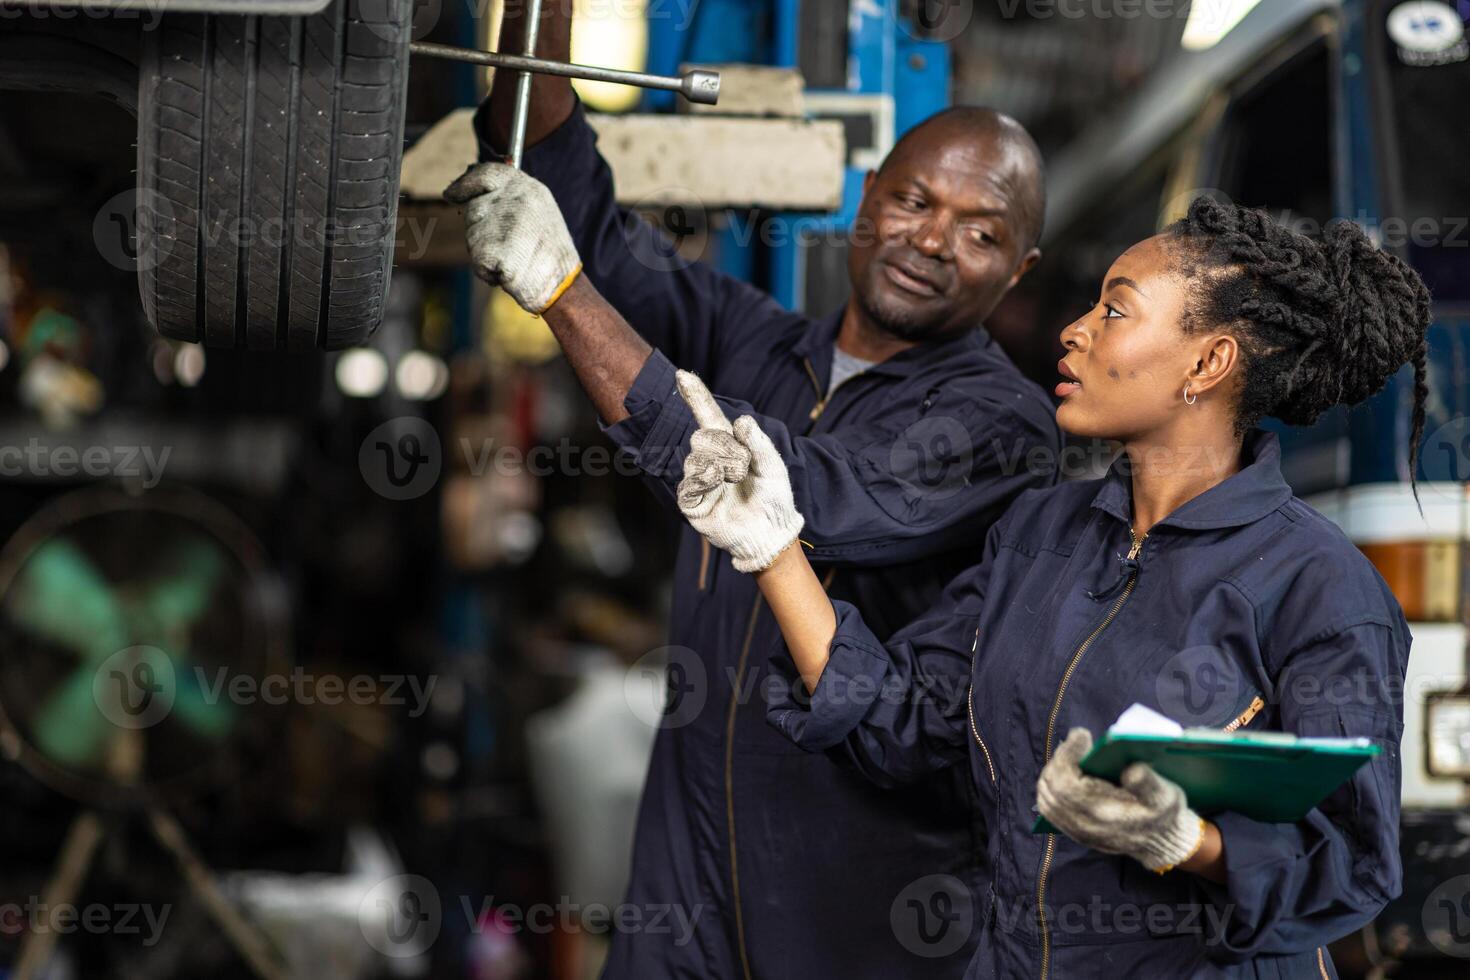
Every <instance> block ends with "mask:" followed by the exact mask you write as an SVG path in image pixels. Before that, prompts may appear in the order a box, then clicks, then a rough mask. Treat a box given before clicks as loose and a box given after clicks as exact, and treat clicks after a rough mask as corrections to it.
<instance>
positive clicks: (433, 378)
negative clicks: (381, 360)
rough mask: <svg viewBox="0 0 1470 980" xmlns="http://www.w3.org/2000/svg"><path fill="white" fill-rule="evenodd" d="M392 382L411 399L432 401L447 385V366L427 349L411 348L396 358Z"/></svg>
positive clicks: (401, 393) (405, 396)
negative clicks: (396, 365)
mask: <svg viewBox="0 0 1470 980" xmlns="http://www.w3.org/2000/svg"><path fill="white" fill-rule="evenodd" d="M393 384H394V386H395V387H397V389H398V393H399V394H400V395H402V396H403V397H404V398H407V399H409V400H411V401H424V402H426V401H433V400H434V399H435V398H438V397H439V396H440V395H442V394H444V389H445V388H447V387H448V386H449V367H448V366H447V365H446V364H445V363H444V362H443V361H442V360H440V359H439V358H437V357H435V356H434V355H433V354H430V353H428V352H427V351H421V350H411V351H409V352H408V353H407V354H404V355H403V356H402V357H400V358H399V359H398V367H396V368H395V369H394V370H393Z"/></svg>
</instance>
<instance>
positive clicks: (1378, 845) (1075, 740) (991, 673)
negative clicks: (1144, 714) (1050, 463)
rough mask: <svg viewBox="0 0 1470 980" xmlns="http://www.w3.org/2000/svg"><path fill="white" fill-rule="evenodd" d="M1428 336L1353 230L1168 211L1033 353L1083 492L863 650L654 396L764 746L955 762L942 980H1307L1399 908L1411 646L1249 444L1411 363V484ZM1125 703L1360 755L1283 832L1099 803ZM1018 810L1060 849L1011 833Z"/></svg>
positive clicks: (1006, 534) (750, 484)
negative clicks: (1368, 755) (776, 635)
mask: <svg viewBox="0 0 1470 980" xmlns="http://www.w3.org/2000/svg"><path fill="white" fill-rule="evenodd" d="M1429 318H1430V317H1429V297H1428V294H1427V292H1426V290H1425V288H1424V285H1423V283H1422V282H1421V280H1420V279H1419V277H1418V276H1417V275H1416V274H1415V273H1414V272H1413V271H1412V270H1411V269H1410V268H1409V267H1408V266H1407V265H1405V264H1404V263H1403V262H1401V261H1400V260H1399V259H1397V258H1396V257H1394V256H1391V255H1389V254H1387V253H1385V252H1382V251H1379V250H1378V249H1376V248H1375V247H1374V246H1373V245H1372V243H1371V242H1370V241H1369V240H1368V239H1367V238H1366V237H1365V236H1364V234H1363V233H1362V231H1361V230H1360V229H1358V228H1357V226H1355V225H1352V224H1350V223H1347V222H1342V223H1336V224H1334V225H1332V226H1330V227H1329V228H1328V229H1327V231H1326V233H1325V234H1324V235H1322V236H1320V237H1308V236H1304V235H1302V234H1299V233H1296V232H1294V231H1291V230H1288V229H1286V228H1284V227H1282V226H1280V225H1278V224H1277V223H1276V222H1274V221H1273V220H1272V219H1271V218H1270V217H1269V216H1267V215H1265V214H1263V213H1261V212H1259V211H1253V210H1248V209H1244V208H1239V207H1235V206H1233V205H1222V204H1219V203H1216V202H1214V201H1210V200H1207V199H1200V200H1197V201H1195V202H1194V203H1193V205H1192V206H1191V207H1190V209H1189V213H1188V215H1187V216H1186V217H1185V218H1184V219H1182V220H1181V221H1179V222H1178V223H1176V224H1174V225H1172V226H1170V227H1169V228H1168V229H1166V230H1165V231H1164V232H1163V233H1161V234H1159V235H1157V236H1155V237H1153V238H1150V239H1147V240H1145V241H1143V242H1141V243H1139V244H1137V245H1135V246H1133V247H1132V248H1130V249H1129V250H1128V251H1126V252H1125V253H1124V254H1123V255H1122V256H1120V257H1119V258H1118V259H1117V261H1116V262H1114V264H1113V266H1112V268H1111V269H1109V271H1108V273H1107V277H1106V279H1105V281H1104V283H1103V287H1102V294H1101V297H1100V298H1099V300H1098V301H1097V304H1096V305H1095V306H1094V307H1093V308H1092V309H1091V310H1090V311H1089V312H1087V313H1086V314H1085V315H1084V316H1083V317H1082V318H1081V319H1078V320H1077V321H1076V322H1075V323H1073V324H1071V325H1070V326H1068V327H1067V328H1066V329H1065V330H1064V331H1063V332H1062V335H1061V339H1062V343H1063V345H1064V347H1065V349H1066V356H1065V357H1064V358H1063V359H1062V361H1061V362H1060V363H1059V365H1058V367H1059V370H1060V373H1061V375H1062V378H1063V380H1062V382H1061V383H1060V384H1058V385H1057V389H1056V390H1057V395H1058V396H1059V397H1060V399H1061V405H1060V407H1059V408H1058V410H1057V422H1058V424H1059V425H1060V426H1061V427H1062V428H1063V429H1064V430H1066V431H1068V432H1070V433H1072V434H1074V435H1076V436H1080V437H1083V438H1091V439H1103V440H1116V441H1117V442H1119V443H1121V444H1122V450H1123V451H1122V453H1121V454H1120V455H1119V456H1118V457H1117V459H1116V461H1115V462H1114V463H1113V465H1112V467H1111V469H1110V470H1109V472H1108V473H1107V475H1106V476H1105V477H1104V478H1103V479H1101V480H1092V481H1075V482H1070V483H1063V484H1062V485H1060V486H1057V487H1054V488H1051V489H1046V490H1032V491H1027V492H1026V493H1025V494H1023V495H1022V496H1021V497H1020V498H1019V499H1018V500H1017V502H1016V503H1015V504H1014V505H1013V506H1012V508H1011V509H1010V511H1009V512H1008V513H1007V514H1006V515H1005V516H1004V517H1003V518H1002V519H1001V520H1000V521H999V522H998V523H997V524H996V525H995V526H994V528H993V529H992V530H991V531H990V533H989V535H988V536H987V538H986V540H985V543H984V550H983V557H982V559H981V561H980V562H979V563H978V564H977V565H976V566H975V567H973V568H971V569H969V570H968V571H966V572H964V573H962V574H961V575H960V576H959V577H957V578H956V579H955V580H954V581H953V582H952V583H951V585H950V586H949V588H948V589H947V590H946V593H945V595H944V597H943V599H942V600H941V602H940V603H939V604H938V605H937V606H936V607H935V608H934V609H933V610H931V612H930V613H929V614H927V615H926V616H924V617H922V618H921V619H920V620H918V621H917V622H915V623H913V624H911V625H910V626H909V627H907V628H906V629H904V630H903V631H901V632H899V633H898V634H896V635H895V636H893V637H892V638H891V639H890V641H889V642H888V643H886V644H884V643H879V642H878V641H877V640H876V639H875V638H874V636H873V634H872V633H871V632H870V631H869V630H868V629H867V627H866V626H865V625H864V623H863V619H862V611H861V610H859V609H855V608H853V607H852V606H850V605H848V604H846V603H843V602H833V601H831V600H829V599H828V598H827V596H826V595H825V594H824V592H823V590H822V588H821V585H820V584H819V582H818V579H817V576H816V575H815V574H814V573H813V571H812V569H811V566H810V565H809V564H808V563H807V560H806V557H805V556H804V554H803V553H802V549H801V548H800V547H791V545H792V544H794V543H796V541H797V536H798V534H799V532H800V528H801V525H802V518H801V516H800V514H798V513H797V512H796V510H795V507H794V506H793V504H792V496H791V490H790V487H789V484H788V481H787V477H786V471H785V468H784V466H783V464H782V461H781V458H780V456H779V455H778V454H777V453H776V451H775V448H774V447H773V446H772V445H771V443H770V442H769V440H767V439H766V438H765V436H764V434H763V433H762V432H761V431H760V429H759V428H758V427H757V426H756V425H755V423H754V420H752V419H750V418H748V417H746V418H742V419H738V420H736V421H735V423H734V425H733V427H732V426H731V425H730V423H729V422H728V421H727V420H726V419H725V416H724V415H723V414H722V413H721V412H720V410H719V407H718V405H717V404H716V403H715V402H714V400H713V399H712V398H710V397H709V394H708V392H707V390H706V389H704V388H703V386H702V385H701V384H700V383H699V381H698V379H697V378H694V377H693V376H692V375H683V376H681V377H680V382H679V383H680V387H681V390H683V391H684V394H685V397H686V398H688V399H689V400H690V403H691V405H693V406H694V407H695V411H696V415H697V417H698V418H699V420H700V424H701V426H702V428H701V429H700V430H699V432H697V433H696V435H695V436H694V438H693V440H692V442H691V451H690V454H689V456H688V458H687V460H686V464H685V478H684V482H683V483H682V484H681V486H680V491H679V502H680V506H681V509H682V510H683V512H684V514H685V516H686V517H687V518H688V519H689V520H690V522H691V523H692V524H693V525H694V527H695V528H696V529H697V530H699V531H700V532H701V533H702V534H704V535H705V536H706V537H707V538H708V539H709V540H710V541H711V543H713V544H714V545H716V546H717V547H720V548H722V549H725V550H726V551H729V552H730V553H731V555H732V557H733V558H734V559H735V562H736V566H737V567H739V568H742V569H743V570H755V571H754V574H755V575H756V576H757V580H758V582H759V585H760V589H761V591H762V593H763V594H764V596H765V598H766V601H767V602H768V604H769V605H770V607H771V609H772V611H773V613H774V614H775V616H776V618H777V620H778V621H779V623H780V626H781V629H782V632H783V634H784V635H785V638H786V640H787V644H788V647H789V649H790V651H791V655H792V659H793V661H794V665H795V668H796V671H797V674H798V675H799V680H797V679H796V678H793V679H792V680H793V683H792V690H790V691H786V692H785V694H784V696H782V694H781V693H780V692H775V693H774V694H773V693H767V695H766V696H767V700H768V702H769V703H770V708H769V718H770V721H771V723H772V724H774V725H776V726H777V727H778V728H779V729H780V730H781V731H783V732H784V733H785V734H786V735H787V736H789V737H790V738H791V739H793V740H794V741H795V742H797V743H798V744H800V745H801V746H803V747H806V748H808V749H811V750H814V751H816V750H831V751H833V752H836V753H837V754H838V755H839V756H842V757H845V758H846V759H847V760H848V761H849V762H850V764H853V765H856V766H857V767H859V768H860V769H861V770H862V771H863V772H864V773H865V774H866V775H867V776H868V777H870V778H872V779H873V780H875V781H877V782H879V783H881V784H884V785H899V784H901V783H903V782H904V781H905V780H906V779H907V778H910V777H913V776H915V775H916V774H918V773H921V772H925V771H930V770H934V769H937V768H940V767H945V766H950V765H954V764H958V763H961V762H964V761H966V760H967V761H968V763H969V766H970V771H971V774H972V776H973V778H974V780H975V781H976V783H977V784H978V786H979V798H980V805H981V806H982V807H984V808H985V811H986V820H987V823H988V825H989V827H990V833H989V841H988V845H987V850H988V853H987V854H986V855H984V861H985V864H986V865H987V866H988V868H989V870H990V874H991V882H992V883H991V887H990V891H989V894H988V896H987V902H986V907H985V908H984V909H982V914H981V918H980V927H981V929H982V930H983V932H982V935H981V937H980V939H979V945H978V948H977V951H976V954H975V957H974V959H973V960H972V962H971V964H970V968H969V974H968V975H969V976H972V977H1007V978H1010V977H1040V978H1042V980H1046V978H1048V977H1055V978H1062V980H1070V978H1075V977H1088V976H1105V975H1112V976H1123V975H1131V976H1140V977H1171V978H1172V977H1334V976H1336V973H1335V971H1334V969H1333V966H1332V961H1331V958H1330V956H1328V955H1327V952H1326V944H1327V943H1329V942H1330V941H1332V940H1335V939H1337V938H1339V937H1341V936H1344V935H1346V934H1348V933H1350V932H1351V931H1353V930H1354V929H1356V928H1358V927H1359V926H1361V925H1362V924H1363V923H1365V922H1367V921H1368V920H1369V919H1371V918H1372V917H1373V916H1374V915H1375V914H1376V913H1377V912H1378V911H1379V909H1381V908H1382V907H1383V905H1384V904H1385V903H1386V902H1387V901H1388V900H1389V899H1390V898H1392V897H1393V896H1395V895H1396V894H1397V893H1398V890H1399V886H1400V866H1399V858H1398V809H1399V755H1398V747H1399V740H1400V737H1401V733H1402V727H1403V724H1402V705H1401V703H1400V701H1399V699H1398V698H1396V697H1395V696H1393V694H1392V693H1391V692H1394V691H1397V690H1401V689H1402V682H1403V677H1404V671H1405V668H1406V665H1407V661H1408V654H1409V642H1410V637H1409V631H1408V628H1407V626H1406V624H1405V622H1404V618H1403V614H1402V612H1401V610H1400V609H1399V606H1398V603H1397V602H1396V601H1395V600H1394V597H1393V595H1392V594H1391V593H1390V592H1389V590H1388V588H1387V586H1386V585H1385V584H1384V582H1383V581H1382V579H1381V578H1380V577H1379V576H1378V574H1377V573H1376V572H1375V570H1374V569H1373V567H1372V566H1371V564H1370V563H1369V562H1368V561H1367V559H1366V558H1364V556H1363V555H1362V554H1361V553H1359V552H1358V551H1357V549H1355V548H1354V547H1353V545H1352V544H1351V543H1350V542H1349V541H1348V540H1347V539H1346V538H1345V537H1344V536H1343V534H1342V533H1341V532H1340V531H1339V530H1338V529H1337V528H1336V527H1334V526H1333V525H1332V524H1331V523H1329V522H1328V521H1327V520H1326V519H1324V518H1323V517H1322V516H1321V515H1319V514H1317V513H1316V512H1315V511H1313V510H1312V509H1311V508H1309V507H1307V506H1306V505H1305V504H1303V503H1302V502H1301V501H1300V500H1298V499H1297V498H1295V497H1294V496H1293V495H1292V492H1291V490H1290V488H1289V487H1288V486H1287V484H1286V482H1285V481H1284V480H1283V478H1282V475H1281V467H1280V463H1281V458H1280V457H1281V454H1280V447H1279V445H1278V443H1277V439H1276V437H1275V436H1274V435H1272V434H1269V433H1267V432H1264V431H1262V430H1260V429H1258V428H1256V427H1255V426H1256V423H1257V422H1258V421H1259V420H1260V419H1262V418H1264V417H1266V416H1273V417H1275V418H1278V419H1281V420H1282V421H1284V422H1286V423H1289V424H1298V425H1305V424H1309V423H1311V422H1313V421H1314V420H1316V419H1317V418H1318V416H1320V415H1321V414H1322V413H1323V412H1324V411H1326V410H1327V409H1329V408H1331V407H1333V406H1335V405H1339V404H1347V405H1352V404H1356V403H1358V402H1361V401H1363V400H1364V399H1366V398H1368V397H1369V396H1370V395H1372V394H1374V393H1375V392H1377V391H1379V390H1380V389H1381V388H1382V387H1383V386H1384V384H1385V383H1386V382H1387V380H1388V379H1389V378H1390V377H1391V376H1392V375H1393V374H1395V373H1396V372H1397V371H1398V370H1399V369H1400V368H1401V367H1402V366H1403V365H1405V364H1412V365H1413V372H1414V412H1413V432H1412V442H1411V444H1410V445H1411V449H1410V453H1409V455H1410V472H1411V473H1412V471H1413V465H1414V457H1415V455H1416V452H1415V448H1413V447H1417V445H1418V443H1419V441H1420V437H1421V435H1422V431H1423V426H1424V400H1425V396H1426V391H1427V386H1426V382H1425V358H1426V331H1427V328H1428V323H1429ZM1134 703H1142V704H1144V705H1146V706H1148V707H1151V708H1154V709H1155V710H1159V711H1161V712H1163V713H1164V714H1168V715H1170V716H1172V717H1174V718H1175V719H1176V720H1177V721H1180V722H1181V723H1183V724H1185V725H1188V726H1208V727H1213V728H1219V729H1225V730H1231V731H1234V730H1237V729H1241V730H1247V731H1263V730H1270V731H1285V732H1292V733H1295V734H1298V735H1302V736H1359V737H1364V738H1369V739H1372V740H1373V742H1375V743H1377V744H1378V745H1379V746H1381V748H1382V754H1381V755H1379V756H1378V757H1377V758H1376V759H1374V760H1373V761H1372V762H1370V763H1369V764H1368V765H1366V766H1364V767H1363V768H1362V769H1360V770H1359V771H1358V773H1357V775H1356V776H1355V777H1354V778H1353V779H1352V780H1351V781H1350V782H1348V783H1345V784H1344V785H1343V786H1342V787H1340V788H1339V789H1338V790H1337V791H1336V792H1334V793H1333V794H1332V795H1331V796H1329V797H1328V798H1327V799H1326V800H1325V801H1323V802H1322V803H1321V805H1320V806H1318V807H1317V808H1315V809H1313V810H1312V811H1311V812H1310V813H1308V814H1307V816H1306V817H1305V818H1304V819H1303V820H1301V821H1300V822H1298V823H1295V824H1266V823H1261V822H1257V821H1254V820H1250V819H1247V818H1245V817H1242V816H1240V815H1239V814H1234V813H1229V812H1226V813H1220V814H1216V815H1214V816H1212V817H1211V818H1210V819H1208V820H1206V819H1203V818H1201V817H1200V816H1199V815H1198V814H1197V813H1195V812H1194V811H1192V810H1191V809H1190V807H1189V805H1188V803H1187V801H1186V800H1185V799H1184V796H1183V793H1182V792H1181V790H1180V789H1179V787H1178V786H1177V785H1175V784H1173V783H1171V782H1169V781H1168V780H1166V779H1164V778H1163V777H1161V776H1159V775H1158V774H1157V773H1156V772H1154V771H1153V770H1152V769H1151V768H1149V767H1148V766H1146V765H1142V764H1138V765H1135V766H1133V767H1130V768H1129V769H1128V770H1127V771H1126V772H1125V773H1124V775H1123V778H1122V781H1121V785H1114V784H1112V783H1109V782H1106V781H1103V780H1099V779H1096V778H1093V777H1091V776H1087V775H1085V774H1083V773H1082V772H1081V770H1080V769H1079V767H1078V763H1079V761H1080V760H1081V759H1082V757H1083V756H1084V755H1086V753H1087V752H1088V750H1089V748H1090V747H1091V745H1092V735H1091V734H1090V733H1094V732H1098V733H1100V732H1102V731H1103V730H1105V729H1106V728H1107V727H1108V725H1109V724H1111V723H1112V722H1113V721H1114V719H1116V718H1117V717H1118V715H1119V714H1120V713H1121V712H1122V711H1123V710H1124V709H1126V708H1128V707H1129V706H1130V705H1132V704H1134ZM777 791H779V790H777ZM1037 812H1039V813H1041V814H1043V815H1045V816H1046V818H1047V819H1048V820H1049V821H1050V822H1051V824H1052V825H1053V826H1054V827H1055V828H1058V829H1059V830H1060V831H1061V832H1060V833H1052V834H1033V833H1031V827H1032V823H1033V820H1034V818H1035V816H1036V813H1037ZM924 873H925V870H924V869H919V868H916V869H915V877H916V878H917V877H919V876H921V875H923V874H924ZM1122 970H1127V971H1131V972H1130V973H1127V974H1124V973H1121V972H1114V971H1122Z"/></svg>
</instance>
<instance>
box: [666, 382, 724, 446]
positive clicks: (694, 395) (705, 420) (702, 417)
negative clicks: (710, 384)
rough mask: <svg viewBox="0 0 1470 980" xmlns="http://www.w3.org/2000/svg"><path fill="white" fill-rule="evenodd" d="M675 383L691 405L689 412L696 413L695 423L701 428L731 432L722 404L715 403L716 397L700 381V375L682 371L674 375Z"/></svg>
mask: <svg viewBox="0 0 1470 980" xmlns="http://www.w3.org/2000/svg"><path fill="white" fill-rule="evenodd" d="M674 382H675V384H677V385H678V386H679V394H681V395H683V396H684V401H685V402H687V403H688V404H689V411H691V412H693V413H694V421H696V422H698V423H699V426H700V428H702V429H721V430H723V431H725V432H729V431H731V426H730V420H729V419H727V418H726V417H725V413H724V412H722V411H720V403H719V402H717V401H715V396H714V395H712V394H710V391H709V389H708V388H706V387H705V386H704V382H703V381H700V380H699V375H697V374H694V373H693V372H690V371H680V372H678V374H676V375H674Z"/></svg>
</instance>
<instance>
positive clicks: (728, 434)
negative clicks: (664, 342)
mask: <svg viewBox="0 0 1470 980" xmlns="http://www.w3.org/2000/svg"><path fill="white" fill-rule="evenodd" d="M677 381H678V385H679V394H681V395H683V396H684V400H685V401H686V402H688V403H689V409H690V411H692V412H693V413H694V420H695V421H696V422H698V423H699V429H698V430H697V431H696V432H695V433H694V435H693V436H692V437H691V438H690V440H689V455H688V456H686V457H684V479H683V480H681V481H679V493H678V498H679V510H680V511H682V512H683V514H684V516H685V517H686V518H688V519H689V523H690V524H692V525H694V529H695V530H696V531H698V532H699V533H700V534H702V535H704V536H705V538H706V539H708V540H709V543H710V544H712V545H714V546H715V547H716V548H719V549H721V550H722V551H728V552H729V553H730V558H731V563H732V564H733V565H734V566H735V570H736V571H740V572H759V571H761V570H762V569H766V568H769V567H770V566H771V563H772V562H774V561H775V560H776V556H777V555H779V554H780V553H781V552H783V551H785V550H786V549H787V548H788V547H790V546H791V543H792V542H793V541H795V540H796V536H797V535H798V534H800V533H801V526H802V524H803V523H804V522H803V520H802V516H801V514H799V513H797V510H796V502H795V500H793V499H792V496H791V478H790V477H789V476H787V474H786V464H785V463H783V462H781V454H780V453H779V452H777V451H776V446H775V444H773V443H772V442H771V440H770V437H769V436H767V435H766V434H765V433H764V432H762V431H761V429H760V426H758V425H756V422H755V419H753V418H751V417H750V416H749V415H742V416H740V418H738V419H736V420H735V424H734V425H733V426H732V425H731V424H730V420H729V419H727V418H726V417H725V413H724V412H722V411H720V406H719V403H718V402H716V401H715V396H714V395H711V394H710V392H709V389H708V388H706V387H705V386H704V382H702V381H700V380H699V378H698V376H696V375H693V374H691V373H689V372H688V371H680V372H679V373H678V375H677Z"/></svg>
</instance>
